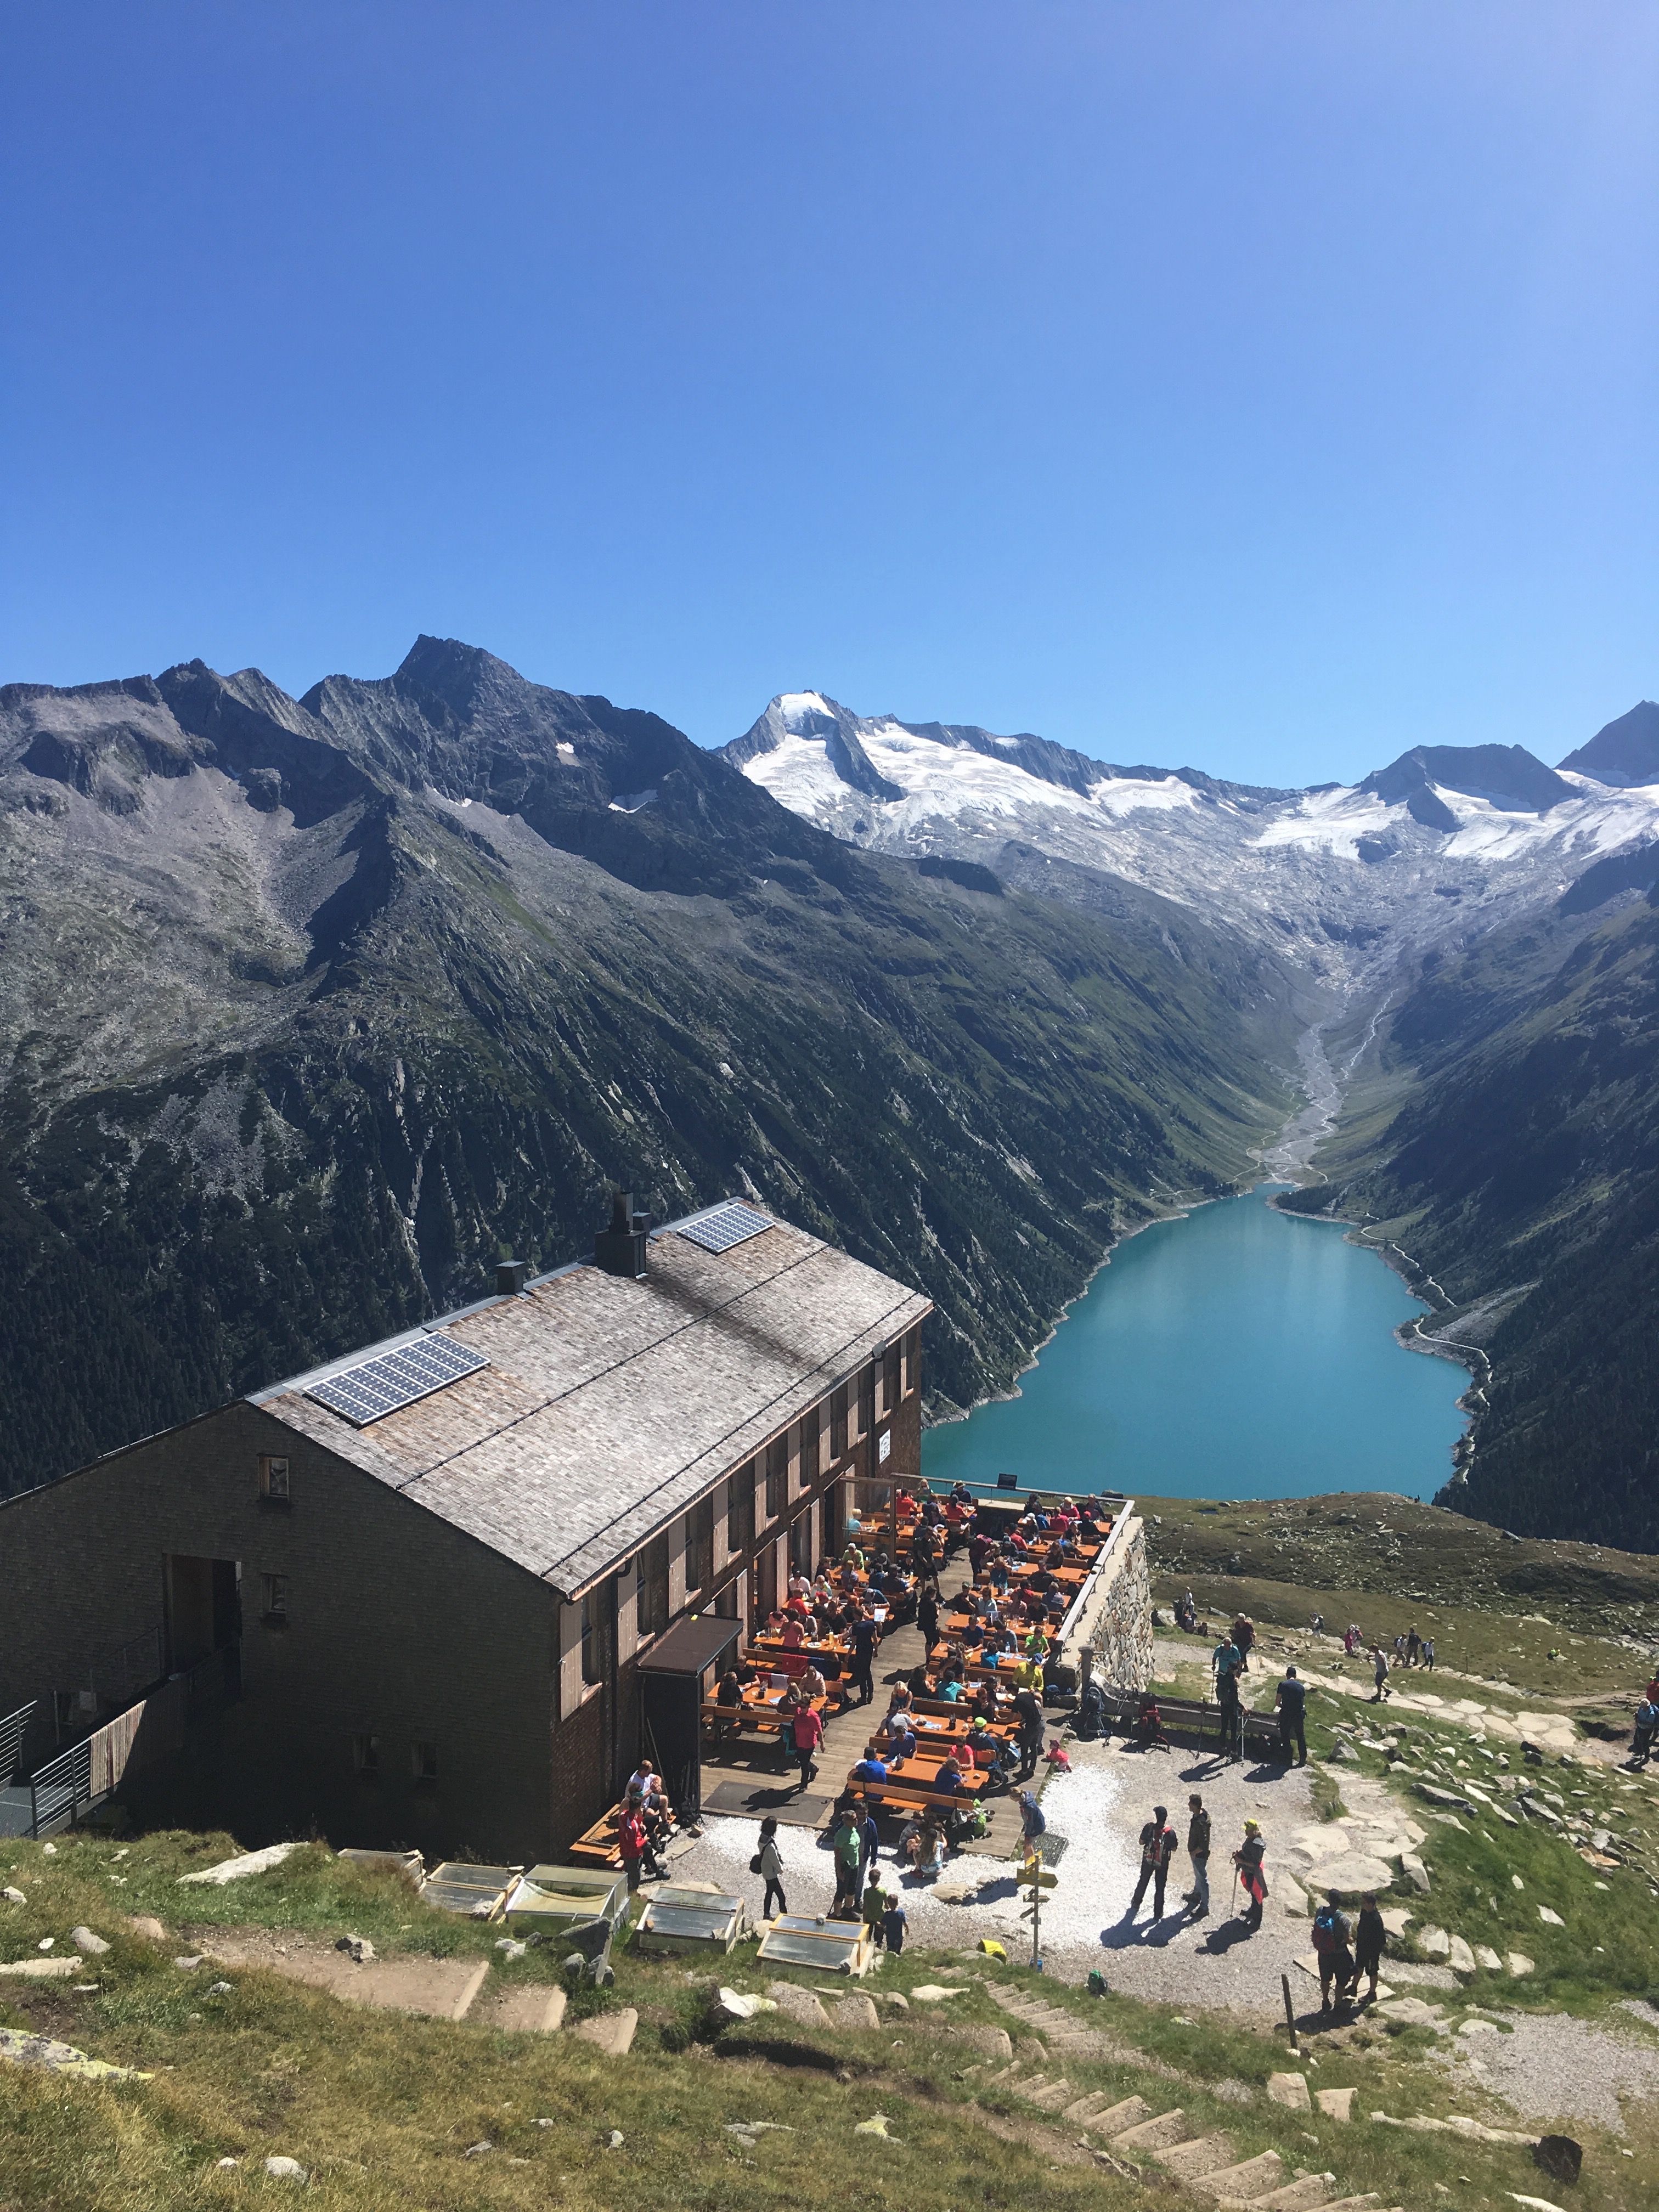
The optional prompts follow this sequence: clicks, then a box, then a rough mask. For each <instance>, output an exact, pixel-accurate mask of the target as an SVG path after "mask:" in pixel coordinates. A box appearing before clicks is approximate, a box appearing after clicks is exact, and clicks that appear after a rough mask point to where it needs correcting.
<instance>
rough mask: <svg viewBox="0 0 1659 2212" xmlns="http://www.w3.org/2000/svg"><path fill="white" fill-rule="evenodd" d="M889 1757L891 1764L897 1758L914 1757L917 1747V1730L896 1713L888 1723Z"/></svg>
mask: <svg viewBox="0 0 1659 2212" xmlns="http://www.w3.org/2000/svg"><path fill="white" fill-rule="evenodd" d="M887 1729H888V1735H887V1759H888V1763H889V1765H891V1764H892V1762H893V1761H894V1760H895V1759H910V1758H914V1756H915V1748H916V1732H915V1729H913V1728H912V1727H911V1726H910V1725H909V1723H908V1721H906V1720H905V1718H904V1717H903V1716H902V1714H899V1713H895V1714H894V1716H893V1717H892V1718H891V1719H890V1721H889V1722H888V1723H887Z"/></svg>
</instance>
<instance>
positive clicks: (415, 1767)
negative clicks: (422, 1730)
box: [409, 1736, 438, 1790]
mask: <svg viewBox="0 0 1659 2212" xmlns="http://www.w3.org/2000/svg"><path fill="white" fill-rule="evenodd" d="M409 1768H410V1776H411V1778H413V1781H414V1784H415V1787H416V1789H417V1790H435V1789H436V1788H437V1786H438V1745H437V1740H436V1739H435V1737H433V1736H416V1738H415V1739H414V1741H412V1742H411V1743H410V1747H409Z"/></svg>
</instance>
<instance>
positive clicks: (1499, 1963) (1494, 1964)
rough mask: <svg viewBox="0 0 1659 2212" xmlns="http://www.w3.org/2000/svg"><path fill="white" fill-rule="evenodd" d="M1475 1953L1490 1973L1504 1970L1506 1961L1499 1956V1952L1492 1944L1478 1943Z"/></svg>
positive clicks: (1476, 1957)
mask: <svg viewBox="0 0 1659 2212" xmlns="http://www.w3.org/2000/svg"><path fill="white" fill-rule="evenodd" d="M1474 1955H1475V1959H1476V1961H1477V1963H1478V1964H1479V1965H1480V1966H1484V1967H1485V1968H1486V1972H1488V1973H1489V1974H1501V1973H1502V1972H1503V1971H1504V1961H1503V1960H1501V1959H1500V1958H1499V1957H1498V1954H1497V1952H1496V1951H1494V1950H1493V1949H1492V1946H1491V1944H1489V1943H1477V1944H1476V1945H1475V1947H1474Z"/></svg>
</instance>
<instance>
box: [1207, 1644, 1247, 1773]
mask: <svg viewBox="0 0 1659 2212" xmlns="http://www.w3.org/2000/svg"><path fill="white" fill-rule="evenodd" d="M1243 1663H1244V1655H1243V1652H1241V1651H1240V1650H1239V1648H1238V1646H1237V1644H1235V1643H1234V1642H1233V1640H1232V1638H1231V1636H1224V1637H1223V1638H1222V1639H1221V1641H1220V1643H1219V1644H1217V1645H1216V1647H1215V1650H1213V1651H1212V1653H1211V1654H1210V1671H1211V1673H1212V1674H1213V1675H1214V1676H1215V1694H1216V1702H1217V1703H1218V1705H1219V1706H1220V1707H1221V1748H1222V1750H1223V1751H1224V1752H1225V1753H1227V1754H1228V1755H1229V1756H1230V1757H1231V1756H1232V1755H1233V1745H1234V1741H1235V1740H1236V1739H1237V1738H1239V1737H1241V1736H1242V1734H1243V1729H1242V1724H1241V1723H1240V1720H1239V1712H1238V1670H1239V1668H1241V1667H1242V1666H1243Z"/></svg>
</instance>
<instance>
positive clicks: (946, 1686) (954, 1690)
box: [939, 1674, 962, 1705]
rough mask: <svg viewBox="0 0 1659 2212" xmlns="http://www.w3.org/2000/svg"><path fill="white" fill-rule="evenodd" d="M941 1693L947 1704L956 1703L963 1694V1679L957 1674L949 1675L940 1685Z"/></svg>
mask: <svg viewBox="0 0 1659 2212" xmlns="http://www.w3.org/2000/svg"><path fill="white" fill-rule="evenodd" d="M961 1695H962V1684H961V1681H960V1680H958V1678H957V1676H956V1675H955V1674H951V1675H947V1677H946V1678H945V1680H944V1681H942V1682H941V1683H940V1684H939V1696H940V1697H941V1698H942V1699H944V1700H945V1703H946V1704H947V1705H955V1703H956V1701H957V1699H958V1698H959V1697H960V1696H961Z"/></svg>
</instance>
